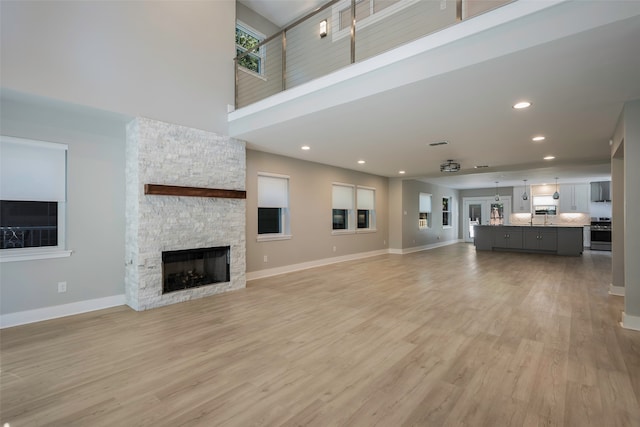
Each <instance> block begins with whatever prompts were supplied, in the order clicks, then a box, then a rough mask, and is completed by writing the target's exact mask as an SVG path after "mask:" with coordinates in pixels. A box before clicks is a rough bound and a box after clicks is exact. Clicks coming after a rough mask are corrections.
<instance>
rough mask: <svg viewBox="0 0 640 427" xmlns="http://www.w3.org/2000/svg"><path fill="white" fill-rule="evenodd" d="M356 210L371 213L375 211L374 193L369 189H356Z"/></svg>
mask: <svg viewBox="0 0 640 427" xmlns="http://www.w3.org/2000/svg"><path fill="white" fill-rule="evenodd" d="M357 195H358V198H357V200H358V209H366V210H369V211H372V210H374V209H375V205H376V204H375V191H374V190H372V189H369V188H358V191H357Z"/></svg>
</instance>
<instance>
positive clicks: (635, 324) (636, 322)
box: [620, 311, 640, 331]
mask: <svg viewBox="0 0 640 427" xmlns="http://www.w3.org/2000/svg"><path fill="white" fill-rule="evenodd" d="M620 326H622V327H623V328H625V329H632V330H634V331H640V316H630V315H628V314H627V313H625V312H624V311H623V312H622V322H620Z"/></svg>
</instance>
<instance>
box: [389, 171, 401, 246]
mask: <svg viewBox="0 0 640 427" xmlns="http://www.w3.org/2000/svg"><path fill="white" fill-rule="evenodd" d="M402 212H403V211H402V179H401V178H391V179H389V248H391V249H402V217H403V215H402Z"/></svg>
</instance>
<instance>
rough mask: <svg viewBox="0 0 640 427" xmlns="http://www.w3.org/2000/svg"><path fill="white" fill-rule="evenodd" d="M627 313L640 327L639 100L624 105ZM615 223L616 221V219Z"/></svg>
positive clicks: (625, 295) (625, 304) (625, 299)
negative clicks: (639, 261)
mask: <svg viewBox="0 0 640 427" xmlns="http://www.w3.org/2000/svg"><path fill="white" fill-rule="evenodd" d="M623 114H624V141H623V144H624V154H623V155H624V190H623V191H624V232H625V239H624V280H625V285H624V292H625V293H624V311H625V313H626V315H628V316H634V317H635V319H636V323H637V324H636V328H639V327H640V263H638V254H640V222H638V221H637V218H636V217H637V214H638V212H640V187H639V186H638V183H639V182H640V168H638V162H640V100H637V101H633V102H628V103H626V104H625V106H624V113H623ZM613 220H614V221H615V220H616V218H614V219H613Z"/></svg>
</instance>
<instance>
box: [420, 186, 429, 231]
mask: <svg viewBox="0 0 640 427" xmlns="http://www.w3.org/2000/svg"><path fill="white" fill-rule="evenodd" d="M419 205H420V207H419V217H418V228H419V229H420V230H424V229H425V228H429V227H431V194H427V193H420V197H419Z"/></svg>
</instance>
